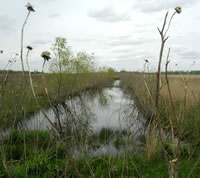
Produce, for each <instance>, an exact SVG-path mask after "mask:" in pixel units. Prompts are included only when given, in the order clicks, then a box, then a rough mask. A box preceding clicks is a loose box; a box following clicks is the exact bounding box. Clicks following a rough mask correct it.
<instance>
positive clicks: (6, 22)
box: [0, 15, 15, 34]
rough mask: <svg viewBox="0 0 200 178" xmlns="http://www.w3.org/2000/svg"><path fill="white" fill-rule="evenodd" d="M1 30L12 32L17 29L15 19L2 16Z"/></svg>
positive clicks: (0, 20)
mask: <svg viewBox="0 0 200 178" xmlns="http://www.w3.org/2000/svg"><path fill="white" fill-rule="evenodd" d="M0 22H1V23H0V30H1V32H4V33H6V34H10V33H11V32H13V31H14V29H15V20H14V19H12V18H10V17H8V16H6V15H2V16H0Z"/></svg>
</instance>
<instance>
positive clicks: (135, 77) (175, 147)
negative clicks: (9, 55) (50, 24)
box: [0, 3, 200, 178]
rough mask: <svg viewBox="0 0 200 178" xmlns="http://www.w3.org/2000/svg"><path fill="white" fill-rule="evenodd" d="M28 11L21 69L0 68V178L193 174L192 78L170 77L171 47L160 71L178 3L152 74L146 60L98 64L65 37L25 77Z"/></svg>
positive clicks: (198, 142)
mask: <svg viewBox="0 0 200 178" xmlns="http://www.w3.org/2000/svg"><path fill="white" fill-rule="evenodd" d="M26 8H27V10H28V14H27V16H26V19H25V22H24V24H23V26H22V31H21V51H20V59H21V64H22V71H19V72H14V71H11V70H9V67H10V66H12V65H14V63H15V58H13V59H11V60H9V61H8V64H7V65H6V66H5V68H4V70H2V71H1V72H0V73H1V74H0V81H1V83H0V177H170V178H172V177H198V176H199V175H200V167H199V165H200V157H199V155H200V151H199V150H200V149H199V147H200V137H199V136H200V135H199V134H200V118H199V117H200V111H199V106H200V103H199V98H200V87H199V82H198V81H199V80H200V76H199V75H191V73H190V72H188V73H185V74H180V73H179V72H177V73H178V74H176V75H168V70H167V66H168V64H169V54H170V49H169V51H168V56H167V60H166V68H165V72H164V73H162V72H161V61H162V55H163V51H164V46H165V43H166V41H167V40H168V38H169V37H168V36H167V32H168V31H169V28H170V25H171V21H172V19H173V17H174V16H175V14H180V13H181V8H180V7H176V8H175V11H174V13H173V14H172V15H171V17H170V19H169V20H168V13H166V15H165V18H164V23H163V26H162V28H161V29H159V28H158V31H159V34H160V36H161V48H160V55H159V61H158V70H157V71H156V72H155V71H153V72H152V71H151V73H150V72H149V71H148V72H146V71H145V70H146V68H145V67H146V64H147V63H149V61H148V60H145V63H144V71H143V72H141V73H136V72H135V73H134V72H116V71H115V70H114V69H112V68H107V67H101V68H100V67H98V66H97V65H96V64H95V62H94V60H93V57H94V56H93V54H92V55H90V54H88V53H86V52H77V53H74V52H73V51H72V49H71V47H70V46H69V45H68V42H67V40H66V39H65V38H63V37H57V38H56V39H55V42H54V44H53V45H52V49H51V52H49V51H44V52H42V54H41V59H42V61H41V71H39V72H38V71H37V72H32V71H30V66H29V54H31V52H32V50H34V49H33V47H31V46H27V48H24V45H23V40H24V30H25V25H26V22H27V21H28V19H29V17H30V15H31V13H32V12H35V9H34V8H33V7H32V5H31V4H30V3H28V4H27V6H26ZM25 52H26V55H24V53H25ZM16 56H17V54H16ZM16 56H15V57H16ZM24 57H26V58H25V59H24ZM47 63H48V64H47ZM141 65H142V64H141ZM195 74H196V73H195ZM116 79H117V80H116Z"/></svg>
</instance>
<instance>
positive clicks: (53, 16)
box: [48, 13, 60, 19]
mask: <svg viewBox="0 0 200 178" xmlns="http://www.w3.org/2000/svg"><path fill="white" fill-rule="evenodd" d="M59 16H60V14H58V13H53V14H50V15H49V16H48V18H53V19H54V18H57V17H59Z"/></svg>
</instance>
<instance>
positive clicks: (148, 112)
mask: <svg viewBox="0 0 200 178" xmlns="http://www.w3.org/2000/svg"><path fill="white" fill-rule="evenodd" d="M120 78H121V84H122V87H124V88H125V90H126V91H127V93H128V94H129V95H131V96H132V97H133V99H134V101H135V103H136V105H137V106H138V108H139V110H140V111H141V112H142V113H143V115H144V116H145V118H147V119H149V121H151V120H152V118H153V117H154V113H155V104H154V103H155V94H156V93H155V87H156V75H152V74H149V75H148V74H145V75H143V74H134V73H121V74H120ZM168 80H169V87H170V90H171V96H172V102H173V104H174V107H175V108H174V109H175V111H174V109H173V107H172V103H171V99H170V95H169V91H168V87H167V84H166V80H165V76H162V79H161V81H162V82H161V83H162V84H161V90H160V93H161V97H160V103H159V113H160V120H161V121H162V127H163V128H164V129H170V128H171V126H170V124H169V122H170V118H172V119H173V128H174V130H175V132H176V134H177V135H179V134H181V138H182V140H185V139H186V140H187V141H189V142H191V144H195V145H199V144H200V137H199V134H200V111H199V106H200V75H169V76H168ZM174 112H175V114H176V117H175V116H174Z"/></svg>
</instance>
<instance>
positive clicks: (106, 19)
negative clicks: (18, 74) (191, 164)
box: [0, 0, 200, 71]
mask: <svg viewBox="0 0 200 178" xmlns="http://www.w3.org/2000/svg"><path fill="white" fill-rule="evenodd" d="M1 1H2V2H1V6H0V39H1V40H0V50H3V51H4V52H3V54H0V69H4V68H5V66H6V64H7V63H8V60H11V59H12V58H13V57H14V55H15V54H16V53H18V54H19V53H20V43H21V42H20V39H21V29H22V24H23V23H24V20H25V17H26V15H27V13H28V10H27V9H26V7H25V5H26V4H27V3H28V2H30V3H31V4H32V5H33V7H34V9H35V12H32V13H31V14H30V17H29V19H28V22H27V24H26V26H25V30H24V55H25V53H26V51H27V49H26V46H28V45H31V46H32V47H33V51H31V53H30V56H29V61H30V62H29V63H30V67H31V70H37V71H41V68H42V63H43V59H42V58H41V57H40V54H41V53H42V52H43V51H46V50H47V51H50V52H51V53H52V51H51V48H52V45H53V43H54V42H55V38H56V37H63V38H66V39H67V45H69V46H70V47H71V48H72V51H73V52H74V54H76V53H77V52H78V51H84V52H87V53H88V54H94V60H95V62H96V63H97V65H98V66H107V67H112V68H114V69H116V70H117V71H120V70H127V71H143V70H144V60H145V59H148V60H149V62H150V63H149V68H150V70H151V71H156V68H157V63H158V58H159V51H160V44H161V40H160V35H159V32H158V30H157V27H159V28H161V27H162V24H163V19H164V16H165V14H166V12H169V15H168V16H169V17H168V20H169V18H170V17H171V15H172V14H173V13H174V8H175V7H177V6H180V7H181V8H182V13H181V14H176V15H175V16H174V18H173V20H172V23H171V26H170V29H169V31H168V36H169V39H168V40H167V42H166V45H165V49H164V56H163V60H162V69H163V70H164V67H165V61H166V54H167V51H168V48H171V53H170V57H169V59H170V63H169V70H200V48H199V46H200V40H199V39H200V33H199V32H200V23H199V19H200V13H199V9H200V1H199V0H162V1H161V0H73V1H72V0H30V1H27V0H20V1H13V0H6V1H3V0H1ZM25 68H26V67H25ZM47 68H48V67H47ZM10 69H12V70H21V63H20V58H19V56H17V57H16V62H15V63H14V64H13V65H12V67H11V68H10ZM26 69H27V68H26ZM46 70H48V69H46Z"/></svg>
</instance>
